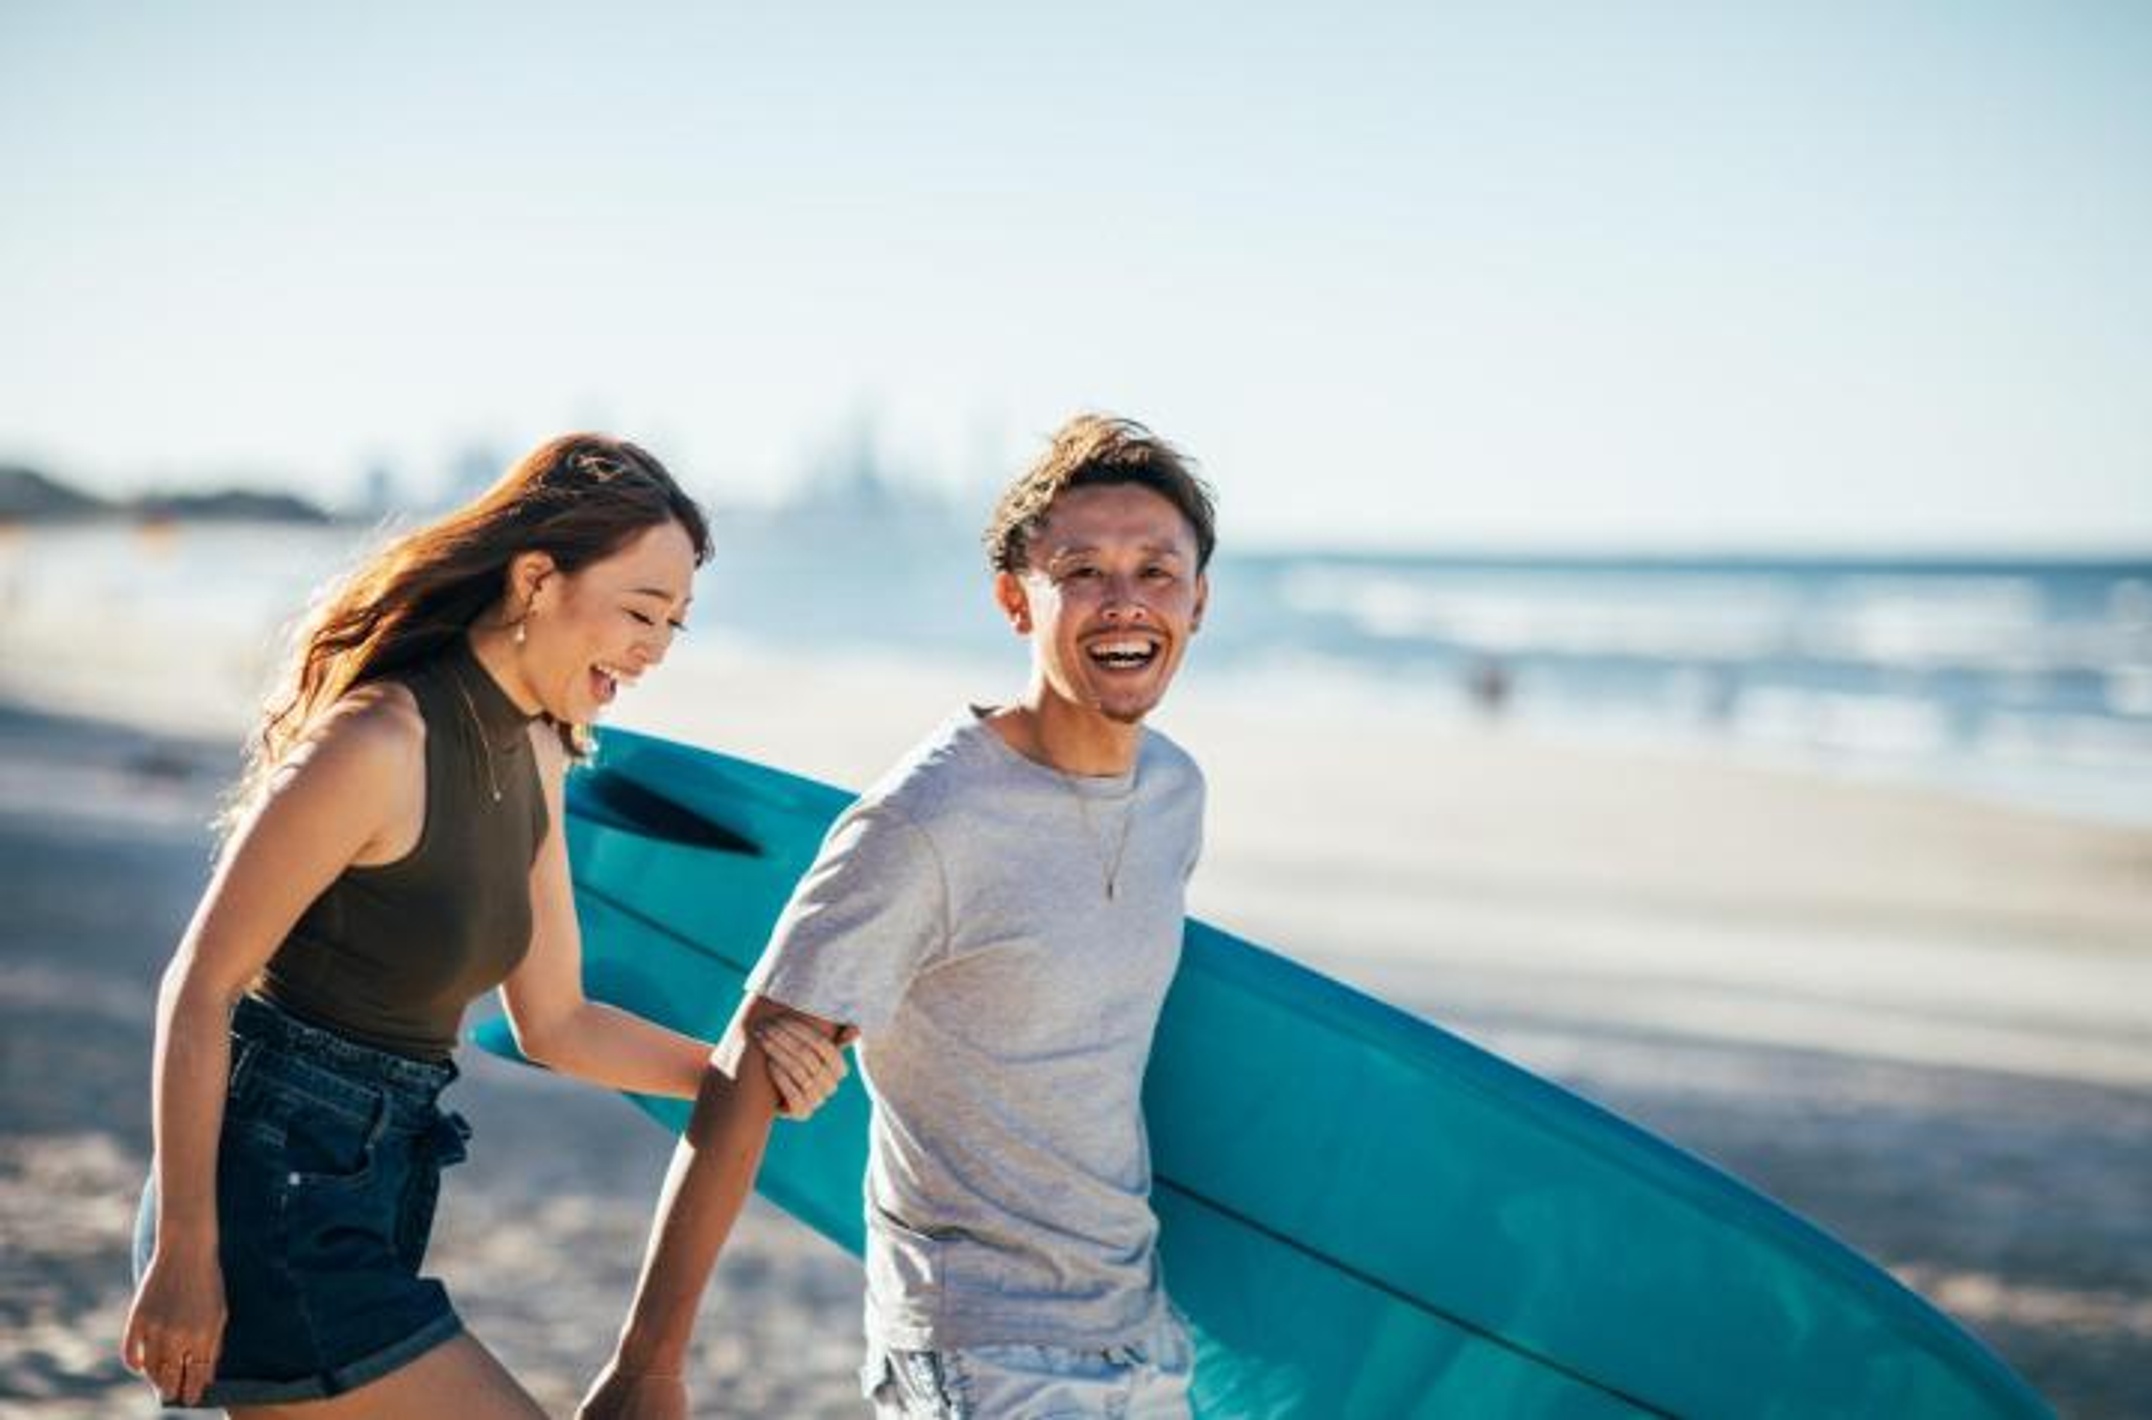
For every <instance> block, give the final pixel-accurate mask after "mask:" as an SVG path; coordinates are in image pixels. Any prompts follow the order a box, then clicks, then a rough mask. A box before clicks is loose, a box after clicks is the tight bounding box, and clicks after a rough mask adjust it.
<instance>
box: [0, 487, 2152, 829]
mask: <svg viewBox="0 0 2152 1420" xmlns="http://www.w3.org/2000/svg"><path fill="white" fill-rule="evenodd" d="M717 535H718V540H719V552H718V555H717V557H716V558H715V559H714V560H713V562H712V563H711V565H710V566H709V567H707V568H705V569H704V571H703V573H702V576H701V577H700V579H699V580H698V583H697V591H696V600H697V605H696V609H695V613H694V615H693V617H692V620H693V622H694V626H695V629H694V631H693V632H692V633H691V635H690V636H688V637H687V638H685V639H684V640H683V641H682V642H681V643H680V644H679V646H678V647H677V648H676V650H675V653H674V654H675V655H676V656H683V657H692V656H696V655H698V654H707V653H708V650H707V648H710V647H712V646H718V647H722V646H724V645H725V644H727V643H728V642H734V643H737V642H746V643H749V644H752V645H762V646H771V647H776V648H781V649H784V650H787V651H791V652H795V653H796V652H802V651H805V652H810V653H812V652H831V653H838V654H846V653H854V652H865V653H869V654H874V655H878V656H884V657H890V656H894V657H912V656H916V657H938V658H945V659H946V658H952V657H954V658H962V659H966V660H973V659H976V660H981V661H986V660H991V661H992V662H994V663H995V664H998V665H1004V666H1005V665H1006V664H1007V663H1008V661H1009V657H1010V655H1011V649H1012V648H1011V647H1010V644H1009V641H1010V637H1009V632H1008V630H1007V628H1006V627H1005V626H1004V625H1003V624H1002V623H1001V621H1000V619H999V617H998V616H997V614H996V613H995V611H994V608H993V606H992V603H991V601H990V599H989V597H988V591H987V580H986V576H985V573H984V566H983V561H982V559H981V556H980V553H979V550H978V548H977V546H976V544H975V543H974V542H973V540H972V539H971V537H970V536H969V533H968V530H966V529H964V528H962V527H959V526H956V525H953V524H950V523H948V522H945V521H943V520H939V519H935V518H927V517H913V516H904V515H901V514H892V515H891V516H890V517H887V518H880V519H876V520H873V521H871V522H868V523H857V522H855V523H849V524H848V523H843V522H839V521H837V520H833V519H799V518H789V519H784V518H769V517H750V516H744V515H743V516H735V517H729V518H724V519H721V520H720V522H719V524H718V527H717ZM376 536H377V534H376V533H374V532H373V531H372V530H365V529H354V528H350V527H330V528H291V527H271V526H246V525H221V526H220V525H187V526H183V527H179V528H167V529H162V530H154V531H145V530H139V529H135V528H132V527H127V526H118V525H97V526H90V527H81V528H53V529H35V530H30V529H20V528H18V529H14V530H10V531H4V532H0V688H12V689H13V690H14V691H15V692H16V693H25V692H29V693H32V694H33V695H34V694H35V693H36V692H38V691H39V690H42V689H55V690H57V689H61V688H67V687H72V693H71V694H70V695H67V696H60V697H57V698H61V699H66V700H69V701H70V703H73V704H76V705H78V706H85V708H97V707H96V704H95V702H96V701H98V700H99V699H104V700H106V701H108V702H109V703H110V705H111V708H114V709H116V710H120V711H125V710H127V709H130V708H133V707H132V705H131V704H130V702H135V701H139V700H140V699H142V698H143V697H151V698H156V697H165V698H169V699H170V700H171V701H173V702H174V703H181V702H188V701H199V700H201V699H202V698H203V697H209V698H212V699H214V698H216V697H218V696H221V697H223V699H224V700H225V701H226V702H229V701H230V700H231V699H232V697H233V695H234V694H235V687H236V688H237V689H238V690H239V691H243V693H244V694H246V695H249V696H251V695H252V694H253V693H255V691H256V690H257V689H258V687H259V685H260V684H261V683H262V681H263V680H264V679H265V678H266V677H267V675H268V674H269V671H270V668H271V666H272V665H273V662H274V657H275V655H276V648H277V645H278V632H279V628H280V626H282V625H283V624H284V623H285V622H287V621H288V620H289V619H290V618H291V617H292V615H293V614H294V613H295V611H296V610H297V609H298V608H299V607H301V606H302V605H303V604H304V602H305V601H306V599H307V597H308V595H309V593H310V592H311V591H312V589H314V588H315V587H316V586H318V585H319V584H320V583H321V582H322V581H323V580H324V578H326V577H328V576H330V575H332V574H333V573H334V572H335V571H336V570H338V569H339V568H341V567H344V566H347V565H348V564H349V563H350V562H351V561H352V560H353V558H355V557H356V556H357V555H358V553H359V551H360V550H361V549H362V548H363V547H364V546H366V545H367V544H368V543H369V542H370V541H372V540H374V539H375V537H376ZM1212 583H1213V595H1212V606H1211V613H1210V617H1209V619H1208V622H1207V624H1206V626H1205V629H1204V632H1203V635H1202V638H1201V641H1200V642H1199V644H1198V646H1197V648H1196V651H1195V655H1194V659H1193V661H1192V664H1191V669H1190V671H1189V674H1190V675H1191V677H1200V679H1201V680H1202V681H1203V682H1204V683H1205V684H1206V685H1208V686H1211V687H1213V688H1216V689H1220V690H1222V691H1223V692H1224V693H1228V694H1245V695H1249V696H1266V697H1285V698H1289V699H1294V700H1298V701H1301V702H1303V703H1306V704H1309V705H1313V706H1316V707H1320V706H1322V705H1325V704H1330V703H1335V702H1337V701H1339V700H1346V699H1362V700H1365V699H1369V698H1379V699H1381V700H1384V701H1386V702H1389V703H1391V704H1393V705H1396V706H1399V707H1402V708H1404V709H1405V710H1407V711H1409V712H1410V713H1414V714H1423V715H1425V716H1427V717H1429V718H1430V720H1431V721H1435V720H1442V719H1455V718H1461V717H1469V718H1474V719H1480V720H1493V721H1498V722H1502V723H1515V724H1518V725H1520V726H1524V727H1527V728H1528V729H1529V730H1530V732H1533V733H1539V734H1546V735H1550V736H1556V737H1571V738H1582V739H1600V740H1615V741H1620V742H1644V743H1654V744H1676V745H1691V746H1703V747H1709V748H1711V749H1713V750H1716V751H1719V752H1724V753H1729V754H1734V755H1739V756H1744V757H1749V758H1755V759H1760V760H1763V761H1767V762H1779V763H1791V764H1797V765H1801V766H1805V767H1811V768H1817V769H1822V770H1825V771H1828V772H1833V773H1842V774H1848V775H1853V776H1856V777H1862V778H1872V779H1886V780H1911V781H1916V782H1927V783H1933V784H1938V785H1941V786H1944V787H1947V788H1950V789H1954V790H1956V791H1959V792H1963V793H1969V794H1975V795H1981V796H1986V797H1994V798H2001V799H2004V800H2007V801H2011V802H2016V803H2022V804H2028V805H2033V806H2036V807H2041V808H2046V809H2050V810H2058V811H2062V812H2066V813H2071V814H2080V815H2090V816H2096V817H2101V818H2113V819H2121V820H2125V821H2129V822H2138V823H2152V557H2147V558H2145V559H2142V560H2117V561H2101V562H2094V561H2056V560H2050V561H2041V560H2032V559H1984V560H1976V559H1958V560H1936V559H1930V560H1920V559H1895V560H1885V559H1876V558H1866V559H1854V558H1843V559H1834V558H1827V557H1812V558H1801V559H1730V558H1728V559H1705V558H1695V559H1653V558H1641V557H1634V558H1623V557H1613V556H1607V557H1593V558H1577V557H1567V558H1556V557H1546V558H1525V557H1514V558H1512V557H1505V558H1488V557H1477V558H1472V557H1458V556H1445V555H1434V554H1428V555H1397V554H1386V555H1381V556H1357V555H1337V554H1325V553H1293V552H1271V551H1265V552H1261V553H1235V552H1233V551H1231V550H1230V549H1229V550H1228V551H1226V552H1224V553H1221V555H1220V558H1219V560H1218V562H1217V564H1216V565H1215V567H1214V568H1213V571H1212ZM37 698H45V699H53V698H55V697H53V696H40V697H37ZM85 702H88V703H87V704H86V705H85Z"/></svg>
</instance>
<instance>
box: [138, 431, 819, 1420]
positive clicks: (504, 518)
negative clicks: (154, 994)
mask: <svg viewBox="0 0 2152 1420" xmlns="http://www.w3.org/2000/svg"><path fill="white" fill-rule="evenodd" d="M708 551H709V534H708V529H707V527H706V525H705V523H704V520H703V516H702V514H701V512H700V510H699V509H697V508H696V506H695V504H694V503H693V501H692V500H690V499H689V498H688V497H687V496H686V495H685V494H684V493H682V492H681V490H680V488H679V486H678V485H677V484H675V483H674V481H673V479H672V477H671V475H670V474H668V473H667V472H666V470H665V468H664V466H663V465H661V464H660V463H659V462H658V461H657V460H656V459H655V458H653V457H651V456H650V455H649V454H648V453H646V452H644V451H643V450H642V449H640V448H638V447H636V446H635V445H633V444H630V443H626V442H624V441H621V440H617V439H611V438H605V437H602V436H599V435H594V434H571V435H567V436H564V437H562V438H558V439H554V440H552V441H551V442H549V443H546V444H544V445H542V446H540V447H539V448H537V449H535V450H533V451H532V452H531V453H530V454H528V455H527V456H525V457H524V458H523V459H522V460H521V461H520V462H519V463H517V465H516V466H515V467H514V468H513V469H511V470H510V471H509V472H508V474H507V475H506V476H505V477H503V478H502V479H501V481H500V482H499V483H497V484H495V485H494V486H493V487H492V488H491V489H489V490H488V491H487V492H485V493H484V494H482V495H481V496H480V497H479V498H478V499H477V500H476V501H474V502H472V503H471V504H469V505H468V506H466V507H463V508H461V509H458V510H457V511H455V512H453V513H451V514H449V515H448V516H446V517H444V518H442V519H441V520H439V521H437V522H435V523H432V524H430V525H428V526H426V527H423V528H420V529H418V530H417V531H415V532H411V533H409V534H407V535H405V536H403V537H402V538H400V539H398V540H397V541H395V542H394V543H393V544H391V545H390V546H388V547H386V548H384V549H383V550H382V551H380V552H379V553H377V554H376V555H374V556H373V557H372V558H371V559H369V560H368V561H367V562H366V563H365V564H364V565H363V566H361V567H360V568H359V569H358V570H357V572H355V573H354V574H353V575H351V576H350V577H349V578H348V579H346V580H345V581H344V582H343V583H342V584H341V585H340V586H338V587H337V588H336V589H335V590H334V591H333V592H332V593H331V594H330V595H329V596H327V597H326V598H325V600H324V601H323V602H322V604H321V605H320V606H319V608H318V609H317V610H316V611H315V612H314V614H313V615H312V616H311V617H310V618H309V620H308V621H307V623H306V624H305V626H304V629H303V631H302V633H301V635H300V638H299V645H298V650H297V654H296V656H295V658H294V661H293V664H292V668H291V673H290V676H289V679H288V681H287V683H286V684H285V685H284V686H283V688H282V689H281V690H280V692H279V693H278V695H277V696H276V697H275V698H273V699H272V701H271V703H270V706H269V708H268V710H267V712H266V714H265V716H264V719H263V721H262V724H261V727H260V733H259V734H258V736H257V737H256V738H255V740H254V742H253V744H252V745H251V749H250V755H249V764H248V767H247V771H246V774H245V775H244V777H243V779H242V781H241V785H240V789H239V792H238V793H237V794H236V795H235V797H234V800H233V804H232V809H231V812H230V813H229V815H228V816H227V819H226V825H225V827H226V837H225V840H224V843H223V848H222V851H221V853H220V855H219V858H218V863H217V867H216V871H215V874H214V875H213V877H212V879H211V881H210V884H209V887H208V889H207V891H206V892H205V893H204V895H203V898H202V901H201V905H200V906H199V907H198V908H197V909H196V911H195V914H194V918H193V920H192V921H191V922H190V923H189V925H188V927H187V931H186V934H185V936H184V937H183V938H182V939H181V941H180V944H179V947H178V950H177V952H176V953H175V954H174V957H173V960H172V964H171V966H170V967H169V968H168V969H167V970H166V972H165V974H164V981H163V986H162V989H161V991H160V992H159V996H158V1005H157V1045H156V1063H155V1069H154V1080H153V1083H154V1101H153V1108H154V1115H155V1131H156V1158H155V1162H154V1163H153V1165H152V1168H151V1172H150V1178H149V1182H148V1184H147V1185H146V1186H145V1187H144V1189H143V1199H142V1211H141V1216H140V1221H139V1224H138V1227H137V1237H136V1244H135V1267H136V1273H137V1282H136V1290H135V1297H134V1305H133V1307H132V1309H131V1310H130V1312H129V1314H128V1318H127V1327H126V1334H125V1337H124V1340H123V1343H122V1346H123V1351H124V1354H125V1357H126V1360H127V1363H128V1365H129V1366H130V1367H132V1368H133V1369H135V1370H137V1371H139V1372H141V1373H142V1375H143V1376H144V1377H145V1378H146V1379H148V1380H149V1381H150V1382H151V1383H152V1384H154V1385H155V1386H156V1387H157V1390H158V1392H159V1393H160V1394H161V1395H162V1396H164V1397H165V1398H166V1399H167V1401H168V1402H173V1403H179V1404H184V1405H190V1406H191V1405H210V1406H221V1407H224V1408H226V1409H227V1410H229V1411H230V1412H231V1413H232V1414H233V1415H235V1416H243V1417H268V1416H275V1415H280V1414H285V1413H299V1414H303V1415H305V1416H307V1417H321V1420H326V1417H330V1416H336V1417H342V1416H360V1415H365V1416H410V1415H453V1416H456V1417H457V1420H481V1417H492V1416H531V1415H538V1414H541V1413H542V1412H540V1411H539V1409H538V1407H537V1405H536V1404H535V1403H534V1402H533V1401H532V1400H531V1399H530V1397H529V1396H528V1395H527V1394H526V1393H525V1392H524V1391H523V1390H522V1388H521V1387H520V1386H518V1385H517V1384H516V1382H515V1381H514V1380H513V1379H512V1378H511V1377H510V1376H509V1375H508V1373H507V1371H506V1370H505V1369H504V1368H503V1367H502V1366H501V1364H500V1363H499V1362H498V1361H497V1360H495V1359H494V1357H493V1356H492V1355H491V1353H489V1352H488V1351H487V1350H486V1349H485V1348H484V1347H483V1346H481V1345H480V1344H479V1343H478V1342H477V1341H476V1340H475V1339H474V1338H472V1337H471V1336H470V1335H469V1334H468V1333H466V1332H465V1331H464V1329H463V1326H462V1323H461V1321H460V1320H459V1319H458V1317H457V1316H456V1313H455V1311H454V1309H453V1308H452V1307H451V1306H450V1304H449V1300H448V1295H447V1293H446V1292H445V1291H444V1290H443V1288H442V1287H441V1285H440V1283H438V1282H436V1281H434V1280H432V1279H429V1278H424V1277H421V1276H420V1275H419V1269H420V1265H421V1262H422V1260H423V1258H424V1255H425V1251H426V1241H427V1236H428V1233H429V1231H430V1229H431V1226H432V1222H433V1212H434V1204H435V1200H436V1198H437V1196H438V1188H439V1174H440V1169H441V1168H442V1167H443V1166H444V1165H447V1164H451V1163H454V1162H456V1161H457V1160H458V1159H461V1158H462V1157H463V1149H464V1141H465V1139H466V1138H467V1137H468V1134H469V1130H468V1128H467V1127H466V1126H465V1125H464V1124H463V1121H462V1120H461V1118H460V1117H458V1116H457V1115H455V1114H452V1113H448V1112H445V1111H444V1110H443V1109H442V1108H441V1106H440V1094H441V1091H442V1089H443V1088H444V1087H445V1086H446V1085H447V1084H448V1083H449V1081H451V1080H452V1079H454V1078H455V1075H456V1067H455V1065H454V1063H453V1060H452V1058H451V1057H452V1054H453V1051H454V1047H455V1044H456V1039H457V1033H458V1029H459V1023H460V1021H461V1018H462V1014H463V1010H464V1008H465V1006H467V1005H468V1004H469V1003H470V1001H471V1000H472V998H474V997H476V996H478V995H480V994H481V993H483V992H485V991H488V990H491V989H492V988H494V987H495V986H498V987H500V990H501V996H502V1000H503V1003H504V1004H505V1006H506V1008H507V1015H508V1019H509V1022H510V1024H511V1025H512V1026H513V1028H514V1031H515V1037H516V1042H517V1044H518V1046H519V1047H520V1048H521V1049H522V1051H523V1052H524V1054H526V1055H528V1056H529V1057H530V1058H532V1059H533V1060H537V1061H540V1062H542V1063H544V1064H546V1065H548V1066H550V1067H552V1068H553V1069H555V1070H557V1071H560V1072H562V1073H564V1074H570V1075H575V1076H579V1077H581V1078H583V1079H586V1080H591V1081H594V1082H596V1083H599V1084H602V1085H606V1086H609V1087H611V1088H614V1089H622V1090H634V1091H638V1092H641V1093H646V1094H657V1095H673V1096H679V1097H683V1098H692V1097H693V1096H694V1094H695V1092H696V1089H697V1087H698V1085H699V1083H700V1081H701V1077H702V1073H703V1069H704V1065H705V1062H706V1060H707V1059H708V1057H709V1046H708V1045H707V1044H706V1043H705V1042H702V1041H698V1040H693V1039H690V1038H689V1037H687V1036H683V1035H678V1034H675V1033H674V1032H672V1031H669V1030H666V1029H664V1028H662V1027H660V1026H657V1025H655V1024H653V1023H651V1022H649V1021H645V1020H643V1019H641V1018H639V1017H637V1016H634V1015H630V1014H628V1013H627V1012H624V1011H620V1010H616V1009H614V1008H612V1007H609V1006H606V1005H603V1004H601V1003H598V1002H594V1001H589V1000H586V999H585V998H584V996H583V990H582V974H581V943H580V940H579V938H578V936H577V931H576V921H575V904H574V898H573V894H572V891H571V888H570V885H569V876H568V856H567V847H566V841H565V838H564V836H563V827H564V825H563V822H562V819H563V808H562V782H563V779H564V777H565V774H566V771H567V768H568V765H569V763H570V762H571V760H573V759H574V758H576V757H577V756H578V755H579V754H581V753H582V752H583V751H584V748H585V745H586V743H587V736H588V729H589V726H590V724H591V723H592V721H593V720H594V719H595V718H596V717H597V715H598V714H599V713H600V711H601V710H603V708H604V707H605V706H606V705H607V704H608V703H610V702H611V701H612V699H613V697H614V696H615V695H616V694H617V693H618V691H619V689H620V687H621V686H623V685H625V684H629V683H632V682H633V681H634V680H635V679H636V678H637V677H639V676H641V675H642V674H643V673H645V672H646V671H648V670H650V669H651V668H653V667H655V666H656V665H657V664H658V663H659V662H660V661H661V660H663V659H664V656H665V652H666V649H667V647H668V646H669V644H670V643H671V641H672V638H673V636H674V634H675V633H676V632H677V631H679V630H680V629H681V618H682V617H683V616H684V615H685V614H686V610H687V606H688V602H689V596H690V583H691V581H692V579H693V576H694V573H695V569H696V567H697V566H698V565H699V564H700V563H701V562H702V561H703V559H704V558H705V557H706V556H707V555H708ZM760 1043H761V1045H762V1050H761V1051H760V1052H759V1053H757V1054H755V1055H754V1057H753V1059H754V1061H755V1062H756V1063H753V1064H752V1065H751V1066H750V1067H749V1068H753V1069H759V1070H766V1071H767V1072H768V1074H769V1077H770V1080H771V1082H772V1083H773V1084H774V1085H775V1086H776V1087H777V1089H778V1091H779V1093H780V1095H781V1097H782V1098H783V1100H784V1102H785V1105H786V1109H787V1112H788V1113H791V1114H794V1115H803V1114H806V1113H809V1112H812V1110H813V1109H814V1108H815V1107H816V1106H818V1105H819V1104H820V1103H821V1102H822V1100H824V1099H826V1098H827V1097H828V1094H829V1092H830V1091H831V1090H833V1089H834V1088H835V1087H836V1084H837V1081H838V1079H839V1078H840V1077H841V1076H842V1074H843V1071H844V1067H843V1064H842V1060H841V1057H840V1055H839V1047H838V1045H837V1043H835V1042H833V1041H829V1040H825V1039H823V1038H822V1037H820V1036H817V1035H814V1034H813V1033H812V1032H809V1031H805V1030H791V1031H786V1030H778V1031H775V1032H772V1033H770V1034H767V1035H765V1036H764V1037H762V1038H761V1041H760ZM287 1406H292V1407H294V1409H293V1410H292V1411H290V1412H287V1410H286V1407H287Z"/></svg>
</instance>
